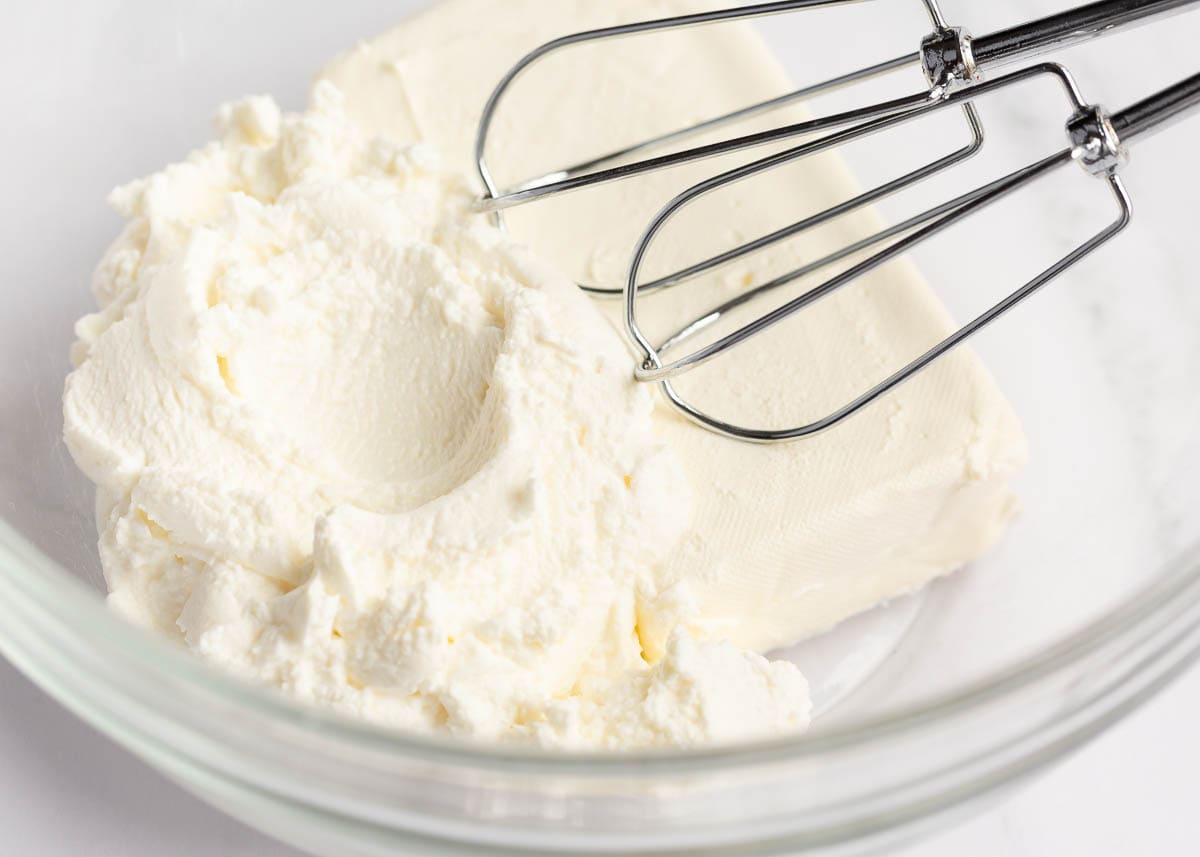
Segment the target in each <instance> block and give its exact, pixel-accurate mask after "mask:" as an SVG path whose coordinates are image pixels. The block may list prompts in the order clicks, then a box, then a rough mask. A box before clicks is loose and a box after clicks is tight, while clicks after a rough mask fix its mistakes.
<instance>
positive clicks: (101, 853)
mask: <svg viewBox="0 0 1200 857" xmlns="http://www.w3.org/2000/svg"><path fill="white" fill-rule="evenodd" d="M497 2H503V0H497ZM879 2H880V3H881V5H882V4H884V3H887V2H890V0H879ZM897 2H899V0H897ZM56 5H59V6H62V7H63V9H64V12H63V16H62V17H64V19H69V21H68V22H67V23H66V24H64V25H63V26H67V27H73V28H91V27H97V26H98V27H100V29H98V30H97V32H105V33H107V34H108V36H109V37H112V38H117V37H118V36H120V35H121V33H120V30H121V26H123V25H122V22H129V24H130V26H132V27H134V28H135V29H136V16H131V15H129V14H128V10H127V9H126V8H125V6H124V4H123V3H121V2H117V0H113V2H105V3H89V4H86V5H82V4H81V6H80V7H79V8H78V9H77V10H76V9H75V8H74V7H69V4H65V3H60V4H56ZM218 5H219V6H221V7H222V8H226V9H228V11H229V14H230V16H231V18H237V17H238V16H239V15H241V14H242V13H243V9H249V10H250V11H247V12H245V15H246V16H247V17H253V15H254V12H253V9H254V4H248V5H247V6H240V5H238V4H235V3H233V2H228V0H227V1H226V2H223V3H220V4H218ZM368 5H369V4H358V5H357V6H356V7H355V11H354V12H351V11H350V10H349V9H348V8H347V9H346V10H342V9H338V8H336V7H334V6H332V5H329V4H320V3H316V2H303V3H298V4H297V8H298V9H299V8H300V7H304V9H305V10H306V12H307V14H309V15H310V16H311V17H312V21H313V23H312V26H311V27H310V28H309V29H310V30H311V33H308V35H307V36H306V37H305V38H306V39H307V40H306V41H304V43H303V44H295V45H291V46H290V50H289V56H291V55H292V54H294V53H296V52H299V53H303V54H305V56H307V55H308V54H309V53H310V52H311V60H308V59H306V60H305V63H306V65H305V66H304V67H305V68H306V69H308V70H311V68H313V67H315V66H316V65H317V64H318V63H319V62H320V61H321V60H322V59H324V58H325V57H326V56H328V55H329V54H331V53H332V52H333V50H336V49H338V48H341V47H345V46H348V45H349V44H351V43H352V41H353V39H354V38H355V37H357V36H361V35H366V34H369V33H371V32H373V31H375V30H377V29H379V28H380V27H381V26H383V25H385V24H386V23H388V22H390V21H391V20H393V19H394V18H396V17H397V16H398V15H399V14H400V12H399V10H401V9H402V8H403V7H405V6H407V5H410V4H407V3H402V2H397V3H394V4H374V6H375V8H368ZM945 5H946V7H947V11H948V12H949V13H950V14H951V17H952V18H954V19H955V20H965V21H969V22H970V23H972V24H973V25H974V26H975V29H976V30H979V31H984V30H987V29H989V28H990V27H992V26H998V25H1000V24H1004V23H1011V22H1014V21H1017V20H1020V19H1023V18H1027V17H1033V16H1034V15H1036V14H1041V13H1045V12H1047V11H1051V10H1053V9H1061V8H1064V7H1066V6H1067V5H1070V0H1020V2H1016V0H1014V2H1011V3H1004V4H998V3H990V2H987V0H945ZM163 7H164V8H173V9H174V12H173V13H172V14H174V15H175V16H176V17H177V18H178V19H179V20H180V21H181V22H185V19H186V18H187V15H186V14H184V13H183V11H181V10H184V9H186V8H187V6H186V4H163ZM33 8H35V4H28V5H27V6H25V7H22V9H21V11H19V12H18V11H13V14H12V15H11V16H10V14H9V12H10V11H12V10H9V9H7V8H6V9H5V13H4V19H6V26H10V27H11V28H12V29H11V30H10V32H9V33H8V34H7V35H6V36H5V37H4V42H5V43H8V42H13V41H14V38H15V43H14V44H12V45H11V49H9V50H8V54H7V58H6V59H7V62H4V65H3V66H2V67H3V68H5V69H8V70H12V69H14V68H17V67H28V68H34V67H36V63H37V57H38V56H40V54H41V53H42V52H44V51H46V50H49V49H50V48H48V47H47V45H49V44H50V43H51V36H52V35H53V34H50V33H47V32H29V33H25V32H23V31H22V30H21V25H22V23H26V22H27V20H28V17H27V14H26V13H27V10H29V9H33ZM235 10H237V11H235ZM297 14H299V12H298V13H297ZM1196 14H1197V15H1200V12H1197V13H1196ZM960 15H961V18H960ZM43 17H44V16H43ZM258 17H259V18H262V16H258ZM10 18H11V19H12V20H8V19H10ZM118 25H121V26H118ZM269 25H270V24H269V21H267V20H265V19H264V20H257V19H256V20H255V23H254V24H253V25H247V27H248V29H246V30H243V31H238V30H232V31H231V32H230V34H229V44H228V50H229V51H230V52H231V53H232V52H235V51H241V50H243V49H248V48H247V46H248V45H252V44H253V43H254V40H255V37H254V29H253V28H254V27H262V28H267V27H269ZM180 26H181V27H184V23H181V24H180ZM1166 26H1167V27H1170V26H1171V25H1170V24H1168V25H1166ZM184 29H186V27H184ZM1160 32H1162V33H1164V37H1165V39H1166V40H1167V41H1170V39H1171V35H1170V33H1169V31H1167V30H1165V29H1163V30H1160ZM124 35H125V36H128V37H129V40H130V42H129V44H119V43H108V44H107V46H106V45H97V46H96V56H95V57H93V60H94V61H95V62H96V63H99V64H103V63H105V62H106V59H105V56H106V55H105V51H107V50H110V51H116V52H117V53H124V54H126V55H128V53H129V51H130V50H133V51H134V52H136V50H137V45H136V43H137V33H136V32H129V31H128V30H126V32H125V33H124ZM181 39H183V37H182V36H181ZM65 44H68V45H69V44H70V39H67V40H66V41H65ZM180 44H181V47H180V48H179V50H180V52H181V53H183V52H184V51H185V47H186V39H183V40H182V41H181V42H180ZM131 46H132V47H131ZM331 46H332V47H331ZM1190 53H1191V55H1193V56H1195V55H1196V53H1197V52H1196V50H1195V48H1194V47H1191V48H1190ZM1092 56H1093V57H1094V56H1097V55H1092ZM193 59H194V60H195V61H196V62H197V63H201V62H202V61H203V60H204V58H203V57H202V56H199V55H197V56H196V57H194V58H193ZM258 60H259V61H258V63H257V65H255V66H254V71H253V73H252V74H251V75H250V77H249V78H247V77H244V76H239V77H236V79H233V71H232V69H231V68H228V67H227V68H214V67H212V66H211V63H210V64H208V65H204V66H203V67H202V68H201V67H198V68H196V69H194V71H195V76H194V77H193V82H192V83H190V84H188V85H189V86H193V87H194V88H195V89H196V90H197V91H195V92H191V91H189V92H187V93H186V95H187V97H186V98H185V97H184V95H183V94H181V95H180V97H179V98H178V99H177V100H176V101H175V102H173V103H172V104H170V105H155V104H148V105H147V106H146V109H145V111H144V112H142V113H141V115H142V116H143V117H144V119H145V125H144V127H142V128H141V129H140V131H138V132H137V133H140V134H142V135H143V137H142V138H141V141H140V142H139V146H138V148H137V152H136V154H133V153H131V150H129V149H127V148H124V147H122V148H121V149H119V150H117V149H114V150H113V151H112V152H111V153H102V154H104V156H105V159H106V160H105V163H106V164H110V165H111V173H112V174H111V175H100V176H97V175H94V174H93V173H92V172H89V173H88V175H87V180H86V181H83V180H81V181H80V183H79V188H78V190H79V194H78V197H77V198H76V199H74V200H72V201H71V204H72V206H77V207H78V209H77V211H78V212H79V216H80V217H83V216H87V217H90V216H92V215H91V214H90V213H89V210H88V206H92V205H94V206H99V205H101V197H102V196H103V192H104V190H105V189H106V188H107V187H108V186H111V185H112V184H115V183H116V182H117V181H120V180H123V179H127V178H129V177H131V176H133V175H137V174H138V173H140V172H145V171H146V170H148V169H150V168H152V167H154V166H157V165H158V163H159V162H161V161H162V160H165V159H166V158H170V157H177V156H178V155H179V154H180V153H181V152H182V150H183V148H186V146H187V145H188V144H191V143H194V142H197V141H198V140H199V139H200V137H199V136H195V137H193V136H191V130H190V129H191V127H192V125H193V124H194V128H195V129H196V134H202V133H203V131H202V129H203V127H204V117H203V116H196V117H195V122H194V123H192V122H191V119H190V118H189V119H188V120H187V121H183V122H174V121H172V122H171V123H170V124H169V126H167V130H162V129H160V127H159V126H158V122H157V118H156V116H155V111H156V110H159V109H162V110H166V111H168V113H169V112H170V111H171V110H173V109H175V108H177V107H179V105H182V104H184V103H185V102H187V103H190V102H191V101H192V100H197V99H199V100H201V102H202V103H212V104H215V103H216V102H217V101H219V100H222V99H225V98H229V97H234V96H237V95H240V94H241V93H242V92H243V91H272V92H276V93H279V94H280V95H281V96H282V100H283V101H284V103H285V104H286V105H288V106H292V107H294V106H297V102H298V99H299V97H300V96H299V93H301V92H302V91H303V88H304V86H305V85H306V83H307V80H306V79H305V78H304V73H297V70H296V69H294V68H288V67H285V65H284V64H283V62H282V61H281V60H280V59H279V58H278V57H272V56H271V55H270V52H263V54H262V55H261V57H259V58H258ZM1091 62H1093V63H1094V62H1095V59H1091ZM1082 65H1083V66H1084V67H1085V68H1086V66H1087V62H1083V63H1082ZM240 67H241V66H239V68H240ZM206 69H208V70H211V72H212V73H211V74H209V73H208V71H206ZM1092 70H1093V71H1096V69H1095V68H1094V67H1093V69H1092ZM48 73H50V74H54V73H62V72H61V69H60V68H59V67H57V66H56V67H55V68H53V69H51V70H50V71H49V72H48ZM305 73H307V72H305ZM238 74H239V75H244V74H245V72H239V73H238ZM1095 76H1099V77H1101V78H1102V77H1103V76H1104V75H1103V74H1098V75H1095ZM5 77H7V78H9V80H7V81H6V83H5V86H12V85H14V82H15V80H16V79H15V78H14V77H13V75H5ZM78 85H79V87H80V88H81V90H80V91H81V92H83V93H84V94H85V95H86V91H85V90H86V87H87V86H88V85H89V83H88V81H80V82H79V84H78ZM201 89H203V90H204V91H203V93H201V92H200V91H199V90H201ZM209 90H212V93H211V94H215V93H219V94H216V95H215V97H210V92H209ZM17 103H18V106H19V105H20V102H19V101H18V102H17ZM64 109H72V108H69V107H67V106H65V105H64ZM1194 127H1195V126H1194V125H1193V128H1194ZM131 133H134V131H131ZM160 134H161V136H159V135H160ZM176 135H178V138H177V137H176ZM184 137H186V138H187V139H183V138H184ZM47 145H48V146H49V147H50V148H51V149H52V151H53V153H54V154H55V155H56V156H57V157H60V158H62V161H61V169H62V170H65V171H70V170H73V169H79V170H81V171H82V169H83V165H80V164H78V163H77V162H75V161H73V160H72V159H71V157H70V156H71V153H72V151H76V150H73V149H72V144H71V142H70V141H66V142H63V141H58V140H48V141H47ZM76 145H77V144H76ZM157 149H161V150H162V151H161V152H159V151H157ZM152 150H153V151H152ZM143 157H152V158H153V160H152V161H151V162H150V163H141V160H140V159H141V158H143ZM81 174H82V173H81ZM1185 178H1186V181H1187V182H1189V183H1190V187H1189V190H1190V191H1191V193H1193V194H1195V193H1196V192H1198V191H1200V188H1198V187H1197V186H1196V180H1195V177H1194V176H1191V177H1185ZM93 182H95V183H96V184H97V185H98V186H97V187H95V188H93V187H92V183H93ZM101 185H102V186H101ZM41 202H43V201H42V200H37V199H31V200H29V201H28V204H29V206H30V217H33V218H35V219H36V218H38V217H39V214H38V212H37V211H35V207H36V206H37V205H38V204H40V203H41ZM45 202H46V204H51V203H53V204H54V205H56V206H59V205H61V204H62V203H63V201H62V200H58V201H54V200H46V201H45ZM64 211H65V209H64ZM47 213H48V212H42V214H47ZM75 213H76V212H75V211H74V210H73V211H71V212H69V213H65V214H58V213H57V212H56V213H55V216H56V217H57V218H58V219H59V220H61V221H62V224H63V228H64V230H66V231H67V232H70V231H71V226H72V222H71V219H70V218H71V217H72V215H73V214H75ZM1181 216H1183V217H1190V218H1192V219H1194V218H1195V216H1196V215H1195V211H1194V209H1189V208H1181ZM114 229H115V221H114ZM104 240H106V239H105V237H104V236H95V235H91V234H87V235H86V236H83V237H82V238H81V240H80V242H79V245H78V246H75V245H73V246H72V248H71V249H70V251H69V252H77V253H79V254H80V255H81V257H87V259H94V258H96V257H97V256H98V254H99V251H100V248H101V246H102V245H103V243H104ZM93 244H94V245H95V246H92V245H93ZM81 294H82V284H81ZM3 321H4V322H9V321H13V319H10V318H4V319H3ZM15 321H16V323H19V322H20V319H15ZM2 335H3V330H2V329H0V336H2ZM1197 710H1200V672H1193V673H1192V674H1191V675H1189V676H1187V677H1186V678H1185V679H1184V680H1182V681H1180V682H1179V683H1178V684H1177V685H1176V686H1174V687H1172V688H1170V689H1169V690H1168V691H1166V692H1165V693H1164V694H1163V695H1162V696H1161V697H1159V698H1158V699H1156V700H1154V701H1153V702H1152V703H1150V704H1149V705H1147V706H1146V707H1145V708H1144V709H1142V710H1140V711H1139V712H1138V713H1136V714H1135V715H1134V716H1133V717H1131V718H1129V719H1128V720H1126V721H1125V722H1123V723H1121V724H1120V725H1118V726H1117V727H1116V728H1114V729H1113V730H1112V731H1111V732H1109V733H1108V734H1106V735H1105V736H1103V737H1102V738H1100V739H1099V740H1098V741H1096V742H1095V743H1093V744H1092V745H1090V746H1089V747H1087V748H1086V749H1085V750H1083V751H1082V752H1081V753H1079V754H1077V755H1076V756H1075V757H1073V758H1071V759H1069V760H1067V761H1066V762H1065V763H1063V764H1062V765H1061V766H1059V767H1058V768H1056V769H1054V770H1052V771H1051V772H1049V773H1048V774H1047V775H1045V776H1044V777H1043V778H1042V779H1041V780H1040V781H1038V782H1036V783H1034V784H1033V785H1032V786H1030V787H1029V788H1027V789H1025V790H1024V791H1022V792H1021V793H1019V794H1018V795H1017V796H1016V797H1015V798H1013V799H1011V800H1010V801H1009V802H1008V803H1007V804H1005V805H1003V806H1002V807H1000V808H998V809H993V810H992V811H990V812H988V813H987V814H985V815H982V816H980V817H977V818H975V819H973V820H970V821H968V822H966V823H964V824H963V825H961V826H959V827H958V828H956V829H954V830H951V831H949V832H946V833H944V834H942V835H941V836H939V837H938V838H936V839H934V840H932V841H929V842H926V843H923V844H921V845H920V846H917V847H914V848H913V849H911V850H910V851H908V852H906V853H905V854H903V855H897V857H1001V855H1003V857H1032V855H1037V857H1042V855H1054V857H1124V855H1154V857H1160V855H1161V857H1166V855H1176V854H1180V855H1184V854H1194V853H1200V813H1198V812H1196V811H1195V799H1194V795H1195V794H1196V793H1197V789H1200V771H1197V770H1196V768H1195V763H1196V761H1197V754H1196V752H1195V749H1194V747H1195V740H1194V733H1195V720H1196V718H1195V712H1196V711H1197ZM295 853H296V852H294V851H292V850H290V849H288V848H285V847H283V846H279V845H276V844H274V843H272V842H270V841H269V840H267V839H265V838H263V837H262V836H260V835H258V834H256V833H254V832H252V831H250V830H248V829H246V828H244V827H242V826H241V825H239V824H237V823H235V822H233V821H230V820H228V819H226V818H224V817H223V816H221V815H220V814H218V813H217V812H215V811H213V810H211V809H209V808H207V807H206V806H204V805H203V804H201V803H200V802H198V801H196V800H195V799H193V798H192V797H190V796H189V795H188V794H186V793H184V792H183V791H181V790H180V789H179V788H177V787H176V786H174V785H172V784H171V783H169V782H167V781H166V780H164V779H163V778H162V777H160V776H159V775H158V774H156V773H154V772H152V771H151V770H150V769H148V768H147V767H145V766H144V765H142V764H141V763H140V762H139V761H138V760H136V759H134V758H133V757H131V756H130V755H128V754H127V753H126V752H125V751H123V750H122V749H120V748H118V747H116V746H115V745H113V744H111V743H110V742H109V741H108V740H107V739H105V738H103V737H101V736H99V735H98V734H96V733H95V732H93V731H92V730H91V729H89V728H88V727H86V726H85V725H83V724H82V723H80V722H79V721H78V720H76V719H75V718H73V717H72V716H71V715H70V714H68V713H66V712H65V711H63V710H62V709H61V708H59V707H58V705H57V704H56V703H54V702H53V701H52V700H50V699H49V698H48V697H46V696H45V695H44V694H42V693H41V692H40V691H39V690H37V689H36V688H34V687H33V686H32V685H31V684H29V683H28V682H27V681H26V680H25V679H23V678H22V677H21V676H20V675H18V674H17V673H16V672H15V670H13V669H12V667H10V666H9V665H8V664H7V663H5V662H3V661H0V857H9V855H22V857H25V855H28V857H42V855H45V857H58V855H71V857H74V855H87V857H108V855H112V857H160V856H161V855H178V856H179V857H191V855H196V856H197V857H200V855H204V857H209V855H231V857H238V855H262V857H281V855H294V854H295Z"/></svg>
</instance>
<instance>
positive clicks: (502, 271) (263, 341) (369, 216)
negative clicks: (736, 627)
mask: <svg viewBox="0 0 1200 857" xmlns="http://www.w3.org/2000/svg"><path fill="white" fill-rule="evenodd" d="M220 124H221V129H222V137H221V140H220V142H217V143H214V144H212V145H210V146H209V147H207V148H205V149H203V150H202V151H199V152H197V153H195V154H193V155H192V156H191V157H190V158H189V159H188V160H187V161H186V162H184V163H181V164H176V165H174V166H172V167H169V168H168V169H166V170H165V171H163V172H162V173H159V174H157V175H155V176H152V177H150V178H148V179H146V180H143V181H140V182H135V183H134V184H132V185H130V186H128V187H125V188H123V189H121V190H119V191H117V192H116V193H115V194H114V203H115V205H116V206H117V208H118V209H119V210H120V211H122V212H123V213H124V214H125V215H126V216H128V217H129V218H130V224H129V226H128V228H127V229H126V231H125V233H124V235H123V236H122V237H121V239H120V240H119V241H117V243H116V244H115V245H114V246H113V248H112V249H111V250H110V252H109V254H108V255H107V257H106V259H105V261H104V262H103V263H102V264H101V266H100V269H99V273H98V276H97V279H96V294H97V296H98V298H99V300H100V302H101V304H102V307H103V308H102V310H101V311H100V312H99V313H97V314H96V315H93V316H90V317H88V318H85V319H83V320H82V321H81V322H80V323H79V325H78V334H79V345H78V346H77V353H76V355H75V356H76V360H77V362H78V369H77V370H76V371H75V372H74V373H73V374H72V375H71V377H70V379H69V380H68V383H67V390H66V396H65V417H66V437H67V442H68V444H69V445H70V448H71V450H72V452H73V454H74V456H75V458H76V460H77V461H78V462H79V464H80V466H81V467H82V468H83V470H84V471H85V472H86V473H87V474H88V476H89V477H91V478H92V479H93V480H94V481H95V482H96V483H97V485H98V486H99V497H100V500H99V502H98V519H99V523H100V527H101V530H102V535H101V543H100V547H101V553H102V558H103V561H104V567H105V571H106V574H107V576H108V582H109V586H110V590H111V596H110V597H111V601H112V603H113V605H114V606H115V607H116V608H118V609H119V610H120V611H121V612H122V613H124V614H125V615H127V616H129V617H130V618H132V619H134V620H136V621H139V622H141V623H144V624H146V625H149V626H151V627H154V628H158V629H160V630H162V631H164V632H167V633H169V634H172V635H177V636H180V637H182V639H183V640H184V641H185V642H186V644H187V645H188V646H189V647H190V648H192V649H194V650H195V651H197V652H199V653H200V654H202V655H203V656H205V657H207V658H208V659H210V660H212V661H213V662H215V663H217V664H219V665H221V666H224V667H227V668H229V669H231V670H234V671H236V672H238V673H239V674H242V675H245V676H247V677H250V678H252V679H255V680H258V681H261V682H266V683H269V684H273V685H278V686H280V687H282V688H285V689H286V690H288V691H290V692H292V693H294V694H296V695H298V696H300V697H301V698H303V699H307V700H312V701H315V702H320V703H325V704H330V705H333V706H336V707H338V708H340V709H342V710H345V711H348V712H350V713H353V714H356V715H360V716H363V717H367V718H370V719H372V720H376V721H380V722H384V723H387V724H390V725H395V726H400V727H405V728H411V729H417V730H423V731H432V730H440V731H448V732H451V733H455V734H460V735H469V736H472V737H476V738H486V739H497V740H532V741H537V742H540V743H543V744H546V745H552V746H572V747H614V748H615V747H631V746H645V745H656V744H670V743H695V742H710V741H721V740H732V739H736V738H741V737H749V736H753V735H760V734H770V733H773V732H777V731H779V730H794V729H800V728H803V727H804V726H805V725H806V723H807V719H808V708H809V703H808V696H807V688H806V685H805V682H804V680H803V678H801V677H800V675H799V673H798V672H797V670H796V668H795V667H794V666H792V665H791V664H787V663H776V664H770V663H768V662H767V661H766V660H765V659H763V658H762V657H761V656H759V655H757V654H754V653H748V652H742V651H739V650H737V649H735V648H734V647H733V646H732V645H730V644H728V643H724V642H699V641H696V640H694V639H693V638H692V637H691V636H690V632H689V631H688V630H687V628H686V627H685V625H686V623H687V621H688V619H689V615H692V614H694V613H695V610H694V608H689V607H687V606H686V593H681V592H680V591H678V590H672V591H671V592H665V591H664V590H665V589H666V587H665V586H664V585H663V580H662V577H661V573H662V571H663V569H664V567H665V558H666V557H667V555H668V554H669V553H670V552H671V551H672V550H673V548H674V545H675V544H676V542H677V541H678V540H679V539H680V538H681V537H682V535H683V534H684V532H685V531H686V528H687V526H688V520H689V489H688V486H687V481H686V475H685V474H684V472H683V469H682V466H681V464H680V462H679V459H678V457H677V456H676V455H675V454H674V452H672V451H671V450H670V449H669V448H666V447H664V446H663V445H662V443H661V440H660V438H659V437H658V434H657V431H656V429H655V426H654V420H653V418H652V411H653V407H654V396H653V392H652V391H651V390H650V389H649V388H646V387H644V386H640V385H638V384H636V382H634V381H633V380H632V378H631V376H630V372H629V357H628V353H627V352H626V350H625V349H624V346H623V345H622V343H621V341H620V339H619V337H618V336H617V334H616V332H615V331H614V330H612V328H611V327H609V326H608V324H607V323H606V322H605V321H604V320H603V319H602V318H600V317H599V315H598V314H596V312H595V310H594V309H593V307H592V305H591V304H590V303H589V302H588V300H587V299H586V298H585V297H583V296H582V295H581V293H580V292H579V291H578V290H577V289H576V288H575V287H574V285H573V284H572V283H571V282H570V281H569V280H567V279H566V278H565V277H563V276H562V275H561V274H559V273H557V272H556V271H554V270H553V269H550V268H548V267H546V266H545V265H543V264H541V263H539V262H538V261H537V260H535V259H533V258H532V257H530V256H529V255H528V254H527V253H525V252H524V251H522V250H520V249H518V248H516V247H514V246H513V245H512V244H511V243H510V242H508V241H506V240H505V239H504V238H503V237H502V235H501V234H500V233H499V232H498V231H496V230H495V229H493V228H491V227H490V226H487V225H485V224H483V223H481V222H480V219H479V218H473V217H471V216H469V214H468V211H467V207H468V205H469V202H470V199H471V194H470V192H469V191H468V190H467V188H466V187H465V185H464V184H463V183H462V182H461V181H459V180H458V179H457V178H455V177H454V176H453V175H452V174H450V173H447V172H445V171H443V170H441V169H440V168H439V167H438V165H437V162H436V157H435V156H434V154H433V153H432V152H431V151H428V150H426V149H421V148H416V149H406V148H402V147H400V146H397V145H396V144H393V143H391V142H388V141H385V140H383V139H371V138H369V137H367V136H365V135H363V134H362V133H361V132H360V131H359V130H358V128H357V127H356V126H355V125H353V124H351V123H350V122H349V121H348V120H347V119H346V118H345V116H344V114H343V112H342V108H341V99H340V96H339V95H338V93H337V92H336V90H334V89H333V87H332V85H329V84H325V85H323V86H321V87H320V88H319V89H318V90H317V92H316V93H315V96H314V106H313V107H312V109H311V110H310V111H309V112H307V113H305V114H301V115H289V116H281V115H280V112H279V110H278V108H277V107H276V106H275V105H274V104H273V103H272V102H271V101H270V100H267V99H261V98H260V99H250V100H248V101H246V102H243V103H241V104H238V105H235V106H231V107H228V108H225V109H224V110H223V111H222V114H221V117H220ZM681 603H682V604H683V605H684V606H683V607H682V608H681V607H680V605H681ZM639 616H641V617H648V618H649V619H650V620H652V621H653V622H655V623H657V624H659V625H663V624H664V623H665V625H666V626H669V631H670V633H671V634H672V636H671V641H670V644H669V646H668V648H667V651H666V653H665V655H663V654H662V653H661V652H658V653H656V657H654V661H655V663H654V664H653V665H651V664H650V663H648V662H647V658H646V656H645V655H644V653H643V641H642V640H641V639H640V638H639V634H638V630H639V628H638V621H639Z"/></svg>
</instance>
